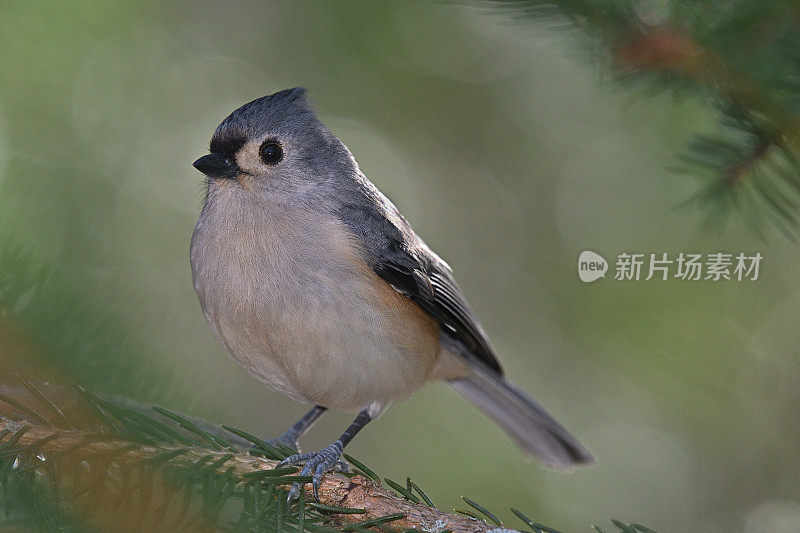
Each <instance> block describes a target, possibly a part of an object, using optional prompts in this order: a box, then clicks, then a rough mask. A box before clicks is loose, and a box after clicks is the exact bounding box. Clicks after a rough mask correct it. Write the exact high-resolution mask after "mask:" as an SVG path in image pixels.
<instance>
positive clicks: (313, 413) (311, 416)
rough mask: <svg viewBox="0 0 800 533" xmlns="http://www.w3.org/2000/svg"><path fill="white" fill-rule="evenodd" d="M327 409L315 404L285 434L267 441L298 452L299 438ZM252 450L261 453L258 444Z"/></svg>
mask: <svg viewBox="0 0 800 533" xmlns="http://www.w3.org/2000/svg"><path fill="white" fill-rule="evenodd" d="M327 410H328V408H327V407H322V406H321V405H315V406H314V407H313V408H312V409H311V410H310V411H309V412H308V413H306V414H305V415H304V416H303V418H301V419H300V420H298V421H297V422H295V423H294V425H293V426H292V427H290V428H289V429H287V430H286V432H285V433H284V434H283V435H281V436H280V437H276V438H274V439H268V440H267V441H266V443H267V444H270V445H278V446H286V447H288V448H291V449H292V450H294V451H295V452H296V451H297V439H299V438H300V437H302V436H303V435H305V434H306V432H307V431H308V430H309V429H310V428H311V426H312V425H313V424H314V422H316V421H317V418H319V417H320V415H322V413H324V412H325V411H327ZM250 452H251V453H259V448H258V446H253V448H251V449H250Z"/></svg>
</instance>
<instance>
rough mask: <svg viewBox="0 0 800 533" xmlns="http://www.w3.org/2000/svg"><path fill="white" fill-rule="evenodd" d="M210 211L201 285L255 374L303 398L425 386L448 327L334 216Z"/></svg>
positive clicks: (398, 392) (196, 251)
mask: <svg viewBox="0 0 800 533" xmlns="http://www.w3.org/2000/svg"><path fill="white" fill-rule="evenodd" d="M208 207H209V206H206V209H204V212H203V215H202V216H201V218H200V221H199V222H198V224H197V227H196V229H195V233H194V236H193V239H192V251H191V256H192V273H193V279H194V285H195V289H196V290H197V293H198V295H199V297H200V302H201V305H202V307H203V311H204V313H205V315H206V318H207V319H208V321H209V324H210V325H211V328H212V330H213V331H214V333H215V334H216V336H217V337H218V338H219V340H220V341H221V342H222V344H223V345H224V346H225V347H226V348H227V350H228V351H229V352H230V353H231V355H232V356H233V357H234V359H235V360H236V361H238V362H239V363H240V364H241V365H243V366H244V367H245V368H246V369H247V370H248V371H249V372H250V373H251V374H253V375H254V376H256V377H257V378H259V379H260V380H262V381H263V382H265V383H266V384H267V385H269V386H270V387H272V388H274V389H277V390H279V391H281V392H283V393H285V394H287V395H289V396H291V397H293V398H295V399H297V400H301V401H308V402H314V403H316V404H319V405H323V406H326V407H333V408H343V409H360V408H363V407H366V406H367V405H370V404H374V403H380V404H388V403H390V402H392V401H394V400H396V399H398V398H400V397H403V396H405V395H407V394H409V393H410V392H411V391H413V390H414V389H415V388H417V387H418V386H419V385H421V384H422V383H424V381H425V380H426V378H427V376H428V374H429V372H430V370H431V368H432V367H433V365H434V363H435V359H436V356H437V353H438V350H439V347H438V325H437V324H436V323H435V321H434V320H433V319H432V318H430V317H429V316H428V315H427V314H426V313H424V312H423V311H422V310H421V309H419V308H418V307H417V306H416V305H415V304H414V303H413V302H411V301H410V300H408V299H407V298H405V297H403V296H402V295H400V294H399V293H397V292H396V291H395V290H394V289H393V288H392V287H391V286H389V285H388V284H387V283H385V282H384V281H383V280H381V279H380V278H379V277H378V276H377V275H375V274H374V273H373V272H372V270H371V269H370V268H369V266H368V265H367V264H366V262H365V261H364V257H363V255H362V253H361V250H360V247H359V246H358V243H357V242H356V241H355V239H354V236H353V235H352V234H350V233H349V231H348V230H347V229H346V227H345V226H344V225H343V224H342V223H341V222H339V221H338V219H336V218H335V217H333V216H324V215H322V214H320V213H315V212H310V211H307V210H301V209H297V208H293V209H288V208H287V209H280V208H275V209H260V210H259V209H251V210H249V211H248V210H246V209H230V208H229V209H216V210H209V208H208Z"/></svg>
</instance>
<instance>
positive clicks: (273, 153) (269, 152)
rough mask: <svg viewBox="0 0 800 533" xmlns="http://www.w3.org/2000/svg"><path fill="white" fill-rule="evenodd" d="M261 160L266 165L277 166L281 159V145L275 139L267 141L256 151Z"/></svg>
mask: <svg viewBox="0 0 800 533" xmlns="http://www.w3.org/2000/svg"><path fill="white" fill-rule="evenodd" d="M258 154H259V155H260V156H261V160H262V161H263V162H264V163H266V164H268V165H277V164H278V163H280V161H281V159H283V148H282V147H281V143H279V142H278V141H276V140H275V139H267V140H266V141H264V144H262V145H261V148H259V149H258Z"/></svg>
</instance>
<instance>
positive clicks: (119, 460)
mask: <svg viewBox="0 0 800 533" xmlns="http://www.w3.org/2000/svg"><path fill="white" fill-rule="evenodd" d="M47 389H48V393H47V394H45V393H43V392H42V391H41V390H39V389H38V388H35V387H33V386H32V385H30V384H28V383H27V382H26V386H25V387H24V388H23V387H16V386H9V385H3V386H0V481H2V482H3V490H2V491H0V509H2V508H3V507H5V508H6V513H8V512H9V510H8V506H7V505H2V500H3V498H5V499H9V498H11V496H10V494H13V493H14V491H13V490H12V491H10V492H9V488H8V485H9V484H12V485H13V484H14V483H13V482H11V481H10V479H12V478H14V479H15V480H16V483H17V485H20V484H23V485H28V486H27V487H19V486H18V487H17V491H19V490H20V489H22V490H28V491H29V492H30V491H33V492H35V493H36V494H35V496H36V498H38V499H40V500H42V501H49V502H55V503H54V504H53V505H50V506H48V507H47V509H46V510H47V512H50V513H52V512H54V509H55V508H58V509H60V510H61V511H62V513H66V515H67V516H68V517H70V518H69V519H70V520H71V521H78V522H80V523H84V524H90V525H92V526H93V527H96V528H99V529H101V530H105V529H115V530H119V529H123V530H125V529H126V527H131V529H132V530H151V529H157V528H160V527H164V526H165V524H170V528H171V529H198V530H207V529H208V530H211V529H214V530H216V529H218V528H224V527H223V526H224V523H225V519H226V518H227V520H228V522H230V523H231V524H233V523H237V524H240V525H241V524H242V523H243V522H246V521H247V520H250V521H255V522H259V523H262V525H263V524H269V523H270V522H271V521H276V520H277V521H284V522H286V523H289V524H291V523H294V527H297V525H298V522H299V521H300V520H302V521H303V527H307V528H313V527H314V525H315V524H317V527H319V523H323V524H325V525H327V526H330V527H345V528H347V527H350V528H354V527H356V526H357V525H359V524H360V525H359V526H358V528H362V527H363V528H365V527H369V524H372V525H374V526H377V525H380V524H385V525H388V526H390V527H391V528H392V529H398V530H404V529H409V528H423V529H427V530H441V531H443V530H450V531H453V532H481V531H489V530H491V529H495V528H496V527H497V526H496V524H487V523H486V522H483V521H481V520H475V519H472V518H468V517H460V516H457V515H452V514H448V513H445V512H442V511H440V510H438V509H435V508H433V507H432V506H428V505H425V504H423V503H420V500H419V499H418V498H416V497H415V496H414V495H413V494H411V493H410V492H408V493H406V494H405V496H407V498H406V499H404V498H402V497H398V496H396V495H394V494H392V493H391V492H390V491H389V490H387V489H384V488H382V487H381V486H380V485H379V484H378V483H376V482H375V481H373V480H372V479H370V478H369V477H368V476H366V475H348V474H335V473H331V474H327V475H326V476H325V477H324V478H323V481H322V484H321V485H320V490H319V502H315V501H314V499H313V494H312V491H311V488H310V485H308V484H306V485H305V493H304V496H303V498H302V499H301V500H302V501H301V504H300V505H299V506H298V505H295V506H294V507H293V508H292V509H291V510H284V511H285V514H284V515H283V516H280V513H281V510H280V509H281V507H282V506H283V503H284V502H285V497H286V496H285V491H286V490H288V488H289V487H290V486H291V483H293V482H294V481H304V482H307V481H310V480H306V479H303V478H300V477H298V476H297V472H296V469H295V468H293V467H292V468H281V469H276V467H277V465H278V463H279V460H278V459H277V458H273V459H268V458H262V457H255V456H253V455H250V454H248V453H247V451H245V450H243V449H241V448H242V447H244V446H247V447H251V446H252V443H251V441H250V440H248V439H245V438H242V437H238V436H236V435H233V434H231V433H230V432H228V431H224V430H222V429H221V428H213V427H212V425H211V424H209V423H206V422H201V423H199V424H198V423H197V422H199V421H196V420H189V419H188V418H186V417H184V416H183V415H177V414H174V413H171V412H168V411H163V410H161V412H167V413H170V415H172V417H173V420H177V421H180V423H179V425H180V426H182V430H181V431H182V433H180V434H178V433H177V432H176V434H175V435H172V436H171V437H170V436H169V433H170V431H175V430H166V429H164V428H166V427H169V426H166V425H165V426H164V427H160V426H159V425H157V424H155V422H156V420H155V419H154V418H151V417H150V415H147V414H145V413H144V412H143V411H145V410H146V409H144V406H143V404H138V403H137V402H132V401H129V400H126V401H123V402H118V403H117V402H115V403H112V402H111V401H110V400H108V399H101V398H98V397H96V396H93V395H90V394H89V393H86V392H85V391H82V392H81V393H80V394H79V395H77V398H76V395H74V394H65V391H64V390H63V389H58V388H54V387H47ZM56 395H58V396H64V398H56V399H55V400H54V399H53V398H54V397H55V396H56ZM81 397H83V398H84V399H88V400H89V401H88V403H85V402H81V401H75V400H76V399H80V398H81ZM34 400H38V402H35V401H34ZM62 401H63V402H64V404H63V405H62V406H61V407H56V405H57V404H58V403H62ZM37 403H38V405H37ZM33 405H36V407H32V406H33ZM56 413H58V414H56ZM56 416H57V417H58V419H59V422H61V424H60V427H59V426H56V425H55V424H52V423H51V421H50V418H51V417H54V418H55V417H56ZM12 417H13V418H12ZM65 420H68V421H69V423H68V424H64V421H65ZM98 422H99V423H100V425H98ZM148 424H150V427H148ZM201 426H203V427H204V428H203V429H201ZM112 428H113V429H112ZM187 428H188V429H187ZM233 431H236V432H237V433H239V434H240V435H247V434H246V433H244V432H241V431H239V430H233ZM157 434H158V435H159V439H154V438H153V437H154V436H155V435H157ZM179 435H180V436H179ZM209 438H210V440H209ZM229 440H234V441H236V444H237V445H239V447H237V446H233V445H231V444H230V443H229V442H228V441H229ZM253 440H254V441H255V442H259V441H258V440H257V439H255V438H253ZM203 441H205V442H203ZM212 442H216V443H217V446H216V447H215V446H212V445H211V443H212ZM243 445H244V446H243ZM262 451H264V452H266V453H271V452H274V451H275V450H271V449H266V450H262ZM3 460H5V462H6V464H5V466H3ZM356 463H357V462H356ZM357 464H359V465H360V463H357ZM360 466H361V467H362V468H363V469H364V470H366V471H367V472H368V473H369V474H371V475H372V476H374V474H373V473H372V472H371V470H369V469H367V468H366V467H364V466H363V465H360ZM3 474H5V477H4V476H3ZM387 481H389V480H387ZM389 482H390V481H389ZM390 483H393V482H390ZM411 486H413V487H416V485H414V484H413V483H411V481H410V480H409V487H411ZM209 487H211V488H209ZM220 488H222V490H219V489H220ZM399 488H400V489H401V490H400V491H399V492H401V493H403V492H406V491H405V489H403V488H402V487H401V486H399ZM416 490H418V491H419V488H418V487H416ZM418 493H419V494H423V495H424V493H423V492H421V491H419V492H418ZM54 494H58V497H54V496H53V495H54ZM208 494H216V495H217V496H216V499H217V501H214V499H215V498H208V497H206V496H207V495H208ZM223 495H227V496H228V498H222V497H221V496H223ZM409 495H410V496H411V498H408V496H409ZM28 497H29V498H30V497H32V495H30V494H29V495H28ZM423 497H424V498H425V499H426V500H427V501H428V502H430V500H429V499H428V497H427V495H424V496H423ZM251 499H252V500H253V501H254V502H258V505H254V506H253V508H252V509H251V510H249V511H248V505H249V503H248V500H251ZM121 502H125V503H126V505H124V506H121V505H120V503H121ZM6 503H8V502H6ZM231 504H232V505H231ZM259 506H260V508H261V511H260V512H256V510H257V509H259ZM300 509H303V512H301V513H300V514H299V516H298V512H299V511H300ZM12 513H13V511H12ZM237 514H238V515H239V516H236V515H237ZM304 515H305V516H304ZM300 517H302V518H300ZM234 518H235V520H234ZM130 525H133V526H130ZM259 527H260V526H259ZM255 529H258V527H256V528H255Z"/></svg>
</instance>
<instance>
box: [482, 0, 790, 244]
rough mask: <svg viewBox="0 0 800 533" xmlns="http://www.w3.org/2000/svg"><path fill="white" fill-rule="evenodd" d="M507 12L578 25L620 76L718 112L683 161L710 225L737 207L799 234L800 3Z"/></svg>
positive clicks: (600, 1)
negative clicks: (695, 99) (704, 103)
mask: <svg viewBox="0 0 800 533" xmlns="http://www.w3.org/2000/svg"><path fill="white" fill-rule="evenodd" d="M492 5H495V6H498V7H500V8H501V9H502V11H504V12H508V13H513V14H516V15H518V16H523V17H526V18H529V19H531V20H536V21H539V22H540V23H542V24H543V25H546V26H547V27H550V28H553V27H555V28H573V29H574V28H577V29H579V30H581V35H583V36H584V38H586V39H588V41H589V42H588V44H589V46H588V48H589V49H590V50H592V51H593V52H595V53H596V55H597V56H599V58H600V59H601V60H602V61H603V62H604V63H605V64H607V65H609V66H610V67H611V70H612V72H613V74H614V76H615V77H616V78H617V79H619V80H621V81H623V82H627V83H629V84H631V85H634V86H644V87H646V88H647V89H649V90H656V91H663V90H665V91H672V92H673V93H676V94H681V95H684V94H687V93H688V94H693V95H697V96H700V97H702V98H705V99H707V100H708V101H709V102H710V103H711V104H713V105H714V106H716V108H717V109H718V112H719V113H718V114H719V120H718V122H717V126H716V128H715V131H713V132H712V133H702V134H701V133H699V132H698V133H697V134H696V136H695V139H694V141H693V142H691V143H690V145H689V146H688V147H687V149H686V150H685V153H683V154H681V155H680V156H679V157H680V159H681V160H682V161H683V163H684V165H682V166H680V167H675V168H674V169H673V170H677V171H679V172H681V173H683V174H687V175H690V176H694V177H696V178H698V179H699V180H700V181H701V183H702V186H701V188H700V189H699V191H698V192H697V193H696V194H695V195H694V196H693V198H691V201H696V202H697V203H699V204H702V205H704V206H706V207H708V208H710V211H709V222H710V223H712V224H714V225H718V224H719V223H722V222H724V218H723V217H722V216H720V215H726V214H727V213H728V212H729V211H731V210H735V211H738V212H740V213H741V214H742V216H744V217H745V219H746V220H747V221H748V222H749V223H750V226H751V227H752V228H753V229H754V230H755V231H756V232H758V233H759V234H760V235H762V236H763V229H764V227H765V222H770V223H772V224H773V225H774V226H776V227H778V228H779V229H780V230H781V231H782V232H783V233H784V234H786V235H787V236H789V237H790V238H791V239H792V240H796V237H797V235H798V233H800V231H798V230H800V223H799V222H798V220H799V219H800V213H798V208H799V207H800V160H799V158H798V154H800V4H798V3H797V2H789V1H779V0H701V1H694V0H640V1H636V0H555V1H552V0H550V1H536V0H507V1H503V0H499V1H496V2H492Z"/></svg>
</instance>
